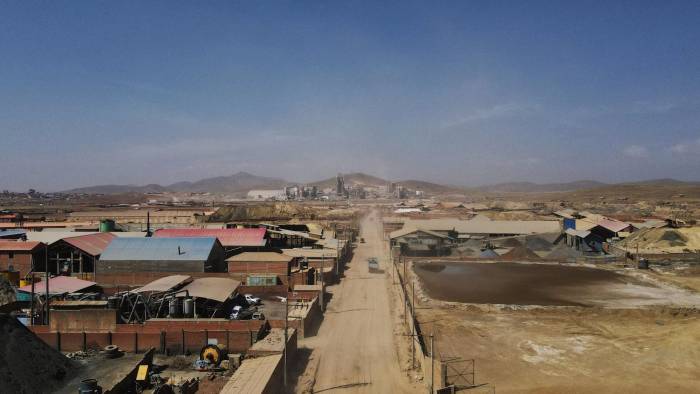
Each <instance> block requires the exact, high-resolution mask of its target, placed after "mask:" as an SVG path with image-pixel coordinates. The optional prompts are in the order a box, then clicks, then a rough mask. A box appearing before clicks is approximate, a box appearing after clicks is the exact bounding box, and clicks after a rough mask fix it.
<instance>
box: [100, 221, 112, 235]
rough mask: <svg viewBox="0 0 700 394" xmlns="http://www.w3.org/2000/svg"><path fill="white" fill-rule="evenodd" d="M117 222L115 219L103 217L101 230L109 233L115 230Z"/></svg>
mask: <svg viewBox="0 0 700 394" xmlns="http://www.w3.org/2000/svg"><path fill="white" fill-rule="evenodd" d="M114 228H115V224H114V220H112V219H102V220H100V232H101V233H109V232H112V231H114Z"/></svg>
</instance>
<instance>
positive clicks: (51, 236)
mask: <svg viewBox="0 0 700 394" xmlns="http://www.w3.org/2000/svg"><path fill="white" fill-rule="evenodd" d="M89 234H97V232H79V233H76V232H75V231H29V232H28V233H27V240H28V241H39V242H43V243H45V244H49V245H50V244H52V243H54V242H56V241H58V240H61V239H63V238H67V237H75V236H79V235H89Z"/></svg>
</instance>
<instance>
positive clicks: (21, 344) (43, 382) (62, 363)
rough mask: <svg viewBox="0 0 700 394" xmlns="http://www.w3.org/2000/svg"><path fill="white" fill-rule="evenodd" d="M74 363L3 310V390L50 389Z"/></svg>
mask: <svg viewBox="0 0 700 394" xmlns="http://www.w3.org/2000/svg"><path fill="white" fill-rule="evenodd" d="M74 368H75V364H73V362H72V361H71V360H69V359H68V358H67V357H66V356H64V355H63V354H61V353H60V352H58V351H56V350H54V349H52V348H51V347H49V345H47V344H46V343H44V341H42V340H41V339H39V338H38V337H37V336H36V335H34V333H33V332H31V331H29V329H28V328H27V327H25V326H24V325H22V324H21V323H20V322H19V321H17V319H15V318H14V317H12V316H10V315H6V314H0V391H1V392H5V391H3V390H5V389H8V390H9V391H7V392H12V393H27V394H30V393H50V392H53V391H55V390H56V389H58V388H59V387H61V386H62V385H63V383H64V382H63V380H64V378H65V377H66V375H69V374H70V373H71V372H72V370H73V369H74Z"/></svg>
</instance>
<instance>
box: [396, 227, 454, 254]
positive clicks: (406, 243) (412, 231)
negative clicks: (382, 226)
mask: <svg viewBox="0 0 700 394" xmlns="http://www.w3.org/2000/svg"><path fill="white" fill-rule="evenodd" d="M389 238H390V239H391V246H399V247H400V248H401V254H402V255H406V256H443V255H447V254H449V250H448V249H447V244H449V243H451V242H452V239H451V238H450V237H448V236H447V235H445V234H441V233H438V232H435V231H431V230H424V229H418V228H403V229H401V230H396V231H394V232H392V233H391V235H390V237H389Z"/></svg>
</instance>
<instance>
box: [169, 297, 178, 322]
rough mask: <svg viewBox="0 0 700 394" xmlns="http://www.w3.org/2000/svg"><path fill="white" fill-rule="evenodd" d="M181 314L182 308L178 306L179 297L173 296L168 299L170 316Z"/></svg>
mask: <svg viewBox="0 0 700 394" xmlns="http://www.w3.org/2000/svg"><path fill="white" fill-rule="evenodd" d="M179 315H180V308H178V299H177V298H175V297H173V298H171V299H170V301H168V316H169V317H176V316H179Z"/></svg>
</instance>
